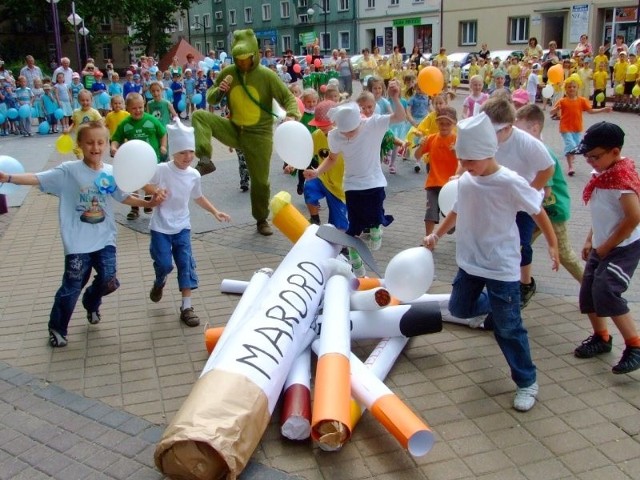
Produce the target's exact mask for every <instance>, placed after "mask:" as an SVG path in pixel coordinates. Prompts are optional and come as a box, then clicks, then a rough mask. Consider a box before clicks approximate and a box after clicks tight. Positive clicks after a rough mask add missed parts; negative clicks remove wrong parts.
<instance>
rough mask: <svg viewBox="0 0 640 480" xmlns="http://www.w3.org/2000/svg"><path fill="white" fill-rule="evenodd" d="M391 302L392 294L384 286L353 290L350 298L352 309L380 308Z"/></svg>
mask: <svg viewBox="0 0 640 480" xmlns="http://www.w3.org/2000/svg"><path fill="white" fill-rule="evenodd" d="M358 280H360V279H358ZM390 303H391V294H390V293H389V290H387V289H386V288H383V287H375V288H372V289H369V290H361V291H357V292H353V293H351V298H350V304H351V310H379V309H381V308H382V307H386V306H387V305H389V304H390Z"/></svg>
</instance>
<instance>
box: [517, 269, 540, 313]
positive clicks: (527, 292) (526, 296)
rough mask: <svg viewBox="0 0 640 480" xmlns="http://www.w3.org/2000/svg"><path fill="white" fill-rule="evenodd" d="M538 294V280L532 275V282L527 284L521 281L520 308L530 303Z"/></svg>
mask: <svg viewBox="0 0 640 480" xmlns="http://www.w3.org/2000/svg"><path fill="white" fill-rule="evenodd" d="M535 294H536V281H535V280H534V279H533V277H531V283H530V284H528V285H526V284H524V283H520V310H523V309H524V308H526V307H527V305H529V302H530V301H531V299H532V298H533V296H534V295H535Z"/></svg>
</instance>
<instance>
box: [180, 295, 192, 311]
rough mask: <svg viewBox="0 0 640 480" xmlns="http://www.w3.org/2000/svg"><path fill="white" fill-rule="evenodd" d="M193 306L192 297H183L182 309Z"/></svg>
mask: <svg viewBox="0 0 640 480" xmlns="http://www.w3.org/2000/svg"><path fill="white" fill-rule="evenodd" d="M187 308H191V297H182V310H186V309H187Z"/></svg>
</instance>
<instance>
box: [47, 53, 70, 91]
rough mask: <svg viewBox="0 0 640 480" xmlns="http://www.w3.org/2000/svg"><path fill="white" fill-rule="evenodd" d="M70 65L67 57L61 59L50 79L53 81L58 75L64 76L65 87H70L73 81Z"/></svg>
mask: <svg viewBox="0 0 640 480" xmlns="http://www.w3.org/2000/svg"><path fill="white" fill-rule="evenodd" d="M70 65H71V60H69V57H62V58H61V59H60V66H59V67H58V68H56V69H55V70H54V71H53V75H52V76H51V78H52V79H53V80H54V81H55V79H56V78H58V74H59V73H62V74H64V83H65V85H67V86H69V87H70V86H71V83H72V80H73V79H72V78H71V76H72V75H73V69H72V68H71V67H70Z"/></svg>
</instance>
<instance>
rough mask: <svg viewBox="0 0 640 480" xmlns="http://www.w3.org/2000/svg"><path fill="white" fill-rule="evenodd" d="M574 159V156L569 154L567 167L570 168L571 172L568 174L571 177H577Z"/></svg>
mask: <svg viewBox="0 0 640 480" xmlns="http://www.w3.org/2000/svg"><path fill="white" fill-rule="evenodd" d="M573 158H574V155H571V154H567V165H568V166H569V171H568V172H567V173H568V174H569V176H573V175H575V173H576V172H575V170H574V169H573Z"/></svg>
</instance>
